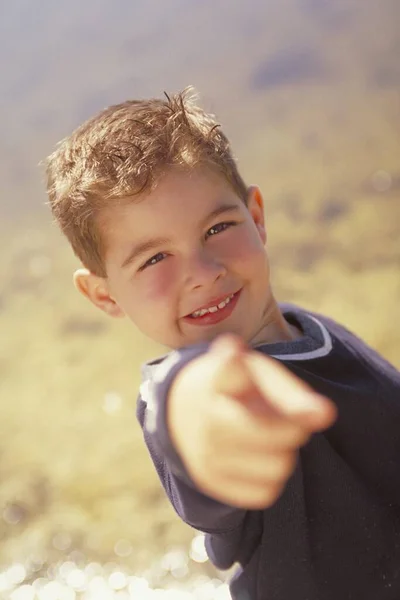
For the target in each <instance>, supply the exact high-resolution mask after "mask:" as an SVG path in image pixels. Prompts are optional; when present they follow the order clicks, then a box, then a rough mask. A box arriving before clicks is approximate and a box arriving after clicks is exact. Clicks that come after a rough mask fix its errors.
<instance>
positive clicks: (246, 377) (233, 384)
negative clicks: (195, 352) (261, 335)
mask: <svg viewBox="0 0 400 600" xmlns="http://www.w3.org/2000/svg"><path fill="white" fill-rule="evenodd" d="M210 351H211V352H212V353H213V354H214V355H215V360H216V361H217V368H216V372H215V379H214V385H215V391H216V392H217V393H219V394H224V395H229V396H234V397H236V398H238V399H242V398H244V397H245V396H246V395H248V394H249V393H250V391H251V390H253V391H254V385H253V384H252V381H251V377H250V374H249V370H248V368H247V366H246V361H245V358H244V357H245V354H246V351H247V346H246V344H245V343H244V342H243V340H242V339H241V338H239V337H238V336H236V335H234V334H224V335H221V336H219V337H218V338H217V339H216V340H214V342H213V343H212V344H211V346H210Z"/></svg>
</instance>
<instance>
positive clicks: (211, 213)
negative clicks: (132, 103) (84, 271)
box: [88, 169, 271, 348]
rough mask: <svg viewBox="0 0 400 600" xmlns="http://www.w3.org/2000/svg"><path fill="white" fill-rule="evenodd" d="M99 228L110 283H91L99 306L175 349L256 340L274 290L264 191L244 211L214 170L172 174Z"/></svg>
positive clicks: (252, 191) (107, 217) (106, 218)
mask: <svg viewBox="0 0 400 600" xmlns="http://www.w3.org/2000/svg"><path fill="white" fill-rule="evenodd" d="M102 223H103V227H102V230H103V235H104V236H105V246H106V251H105V268H106V272H107V278H106V279H101V278H99V277H95V276H94V275H90V277H92V278H93V279H92V280H91V281H90V282H89V287H90V286H91V292H90V293H89V294H88V295H89V296H90V297H91V299H92V300H93V301H94V302H95V303H96V304H97V305H98V306H99V307H100V308H102V309H103V310H105V311H106V312H108V313H109V314H111V315H113V316H121V315H123V314H125V315H127V316H128V317H129V318H130V319H131V320H132V321H133V322H134V323H135V325H136V326H137V327H138V328H139V329H140V330H141V331H142V332H143V333H144V334H146V335H147V336H148V337H150V338H151V339H153V340H155V341H157V342H159V343H161V344H163V345H165V346H168V347H170V348H179V347H182V346H186V345H189V344H193V343H196V342H199V341H205V340H211V339H213V338H214V337H215V336H216V335H217V334H219V333H222V332H228V331H229V332H234V333H237V334H239V335H240V336H241V337H242V338H244V339H245V340H246V341H248V342H251V341H252V340H254V339H255V338H257V337H258V336H259V335H260V332H261V330H262V328H263V326H265V320H266V316H267V311H268V307H269V304H270V302H271V292H270V289H269V266H268V259H267V255H266V252H265V248H264V244H265V241H266V234H265V229H264V213H263V203H262V197H261V194H260V192H259V190H258V188H256V187H252V188H250V189H249V195H248V205H247V206H246V205H245V204H244V202H243V201H242V199H241V198H240V197H238V196H237V194H236V193H235V191H234V190H233V188H232V187H231V186H230V185H229V184H228V183H227V182H226V181H225V179H224V178H223V177H222V176H219V175H217V174H216V173H214V172H212V171H210V170H207V169H199V170H195V171H192V172H186V171H182V170H178V169H176V170H171V171H169V172H168V173H167V174H166V175H165V176H164V178H163V179H161V181H160V182H159V184H158V186H157V188H156V189H155V190H154V191H152V192H151V193H149V194H146V195H144V196H143V197H142V198H139V199H138V200H135V201H134V202H133V203H131V204H128V205H126V206H120V207H116V208H113V209H112V211H111V210H110V211H107V212H106V213H104V219H102ZM225 303H226V305H225ZM218 305H219V306H218ZM199 311H200V312H199Z"/></svg>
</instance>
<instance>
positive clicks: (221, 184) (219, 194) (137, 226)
mask: <svg viewBox="0 0 400 600" xmlns="http://www.w3.org/2000/svg"><path fill="white" fill-rule="evenodd" d="M242 203H243V201H242V200H241V199H240V198H239V197H238V195H237V194H236V192H235V191H234V189H233V187H232V186H231V185H230V184H229V183H228V182H227V181H226V180H225V178H224V177H222V176H221V175H218V174H216V173H214V172H212V171H210V170H209V169H207V170H203V169H199V170H195V171H192V172H186V171H181V170H171V171H170V172H168V173H167V174H166V175H165V176H164V177H163V178H162V179H161V180H160V181H159V182H158V184H157V185H156V186H155V187H154V189H152V190H151V191H148V192H146V193H144V194H139V195H136V196H133V197H130V198H127V199H126V200H124V202H123V203H119V204H117V205H114V206H112V207H110V208H106V209H105V211H104V212H103V215H102V217H101V223H102V224H101V228H102V229H103V230H104V228H105V230H106V233H107V234H108V235H112V236H113V235H118V234H119V233H121V232H122V231H124V230H125V229H129V230H130V231H131V232H133V231H136V232H137V234H139V235H140V234H141V233H142V232H145V231H146V230H150V231H151V230H152V229H155V228H157V229H158V228H162V229H168V227H174V226H175V225H176V226H178V225H179V223H180V222H182V223H187V222H190V221H193V222H200V221H202V220H206V219H207V218H212V217H213V216H218V215H219V214H222V213H223V212H228V211H229V210H233V208H234V207H238V206H239V205H240V204H242Z"/></svg>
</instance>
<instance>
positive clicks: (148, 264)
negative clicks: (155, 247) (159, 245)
mask: <svg viewBox="0 0 400 600" xmlns="http://www.w3.org/2000/svg"><path fill="white" fill-rule="evenodd" d="M164 258H165V253H164V252H157V254H155V255H154V256H152V257H151V258H149V260H146V262H145V263H144V264H143V265H142V266H141V267H140V268H139V271H143V270H144V269H146V268H147V267H151V266H153V265H156V264H157V263H158V262H160V261H161V260H163V259H164Z"/></svg>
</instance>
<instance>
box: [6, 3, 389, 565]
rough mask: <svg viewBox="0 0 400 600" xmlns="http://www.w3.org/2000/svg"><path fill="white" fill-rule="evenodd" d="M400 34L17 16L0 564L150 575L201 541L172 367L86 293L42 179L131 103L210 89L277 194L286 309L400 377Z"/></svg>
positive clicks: (227, 13)
mask: <svg viewBox="0 0 400 600" xmlns="http://www.w3.org/2000/svg"><path fill="white" fill-rule="evenodd" d="M399 22H400V3H399V2H398V1H397V0H381V2H379V3H377V2H373V1H372V0H338V1H336V2H329V1H327V0H279V1H278V0H273V1H269V2H262V1H261V0H251V1H250V2H245V1H244V0H240V1H237V2H234V3H233V2H229V1H228V0H219V1H218V2H211V1H210V0H204V1H202V2H195V1H193V0H185V1H184V0H172V1H170V2H168V3H163V2H160V1H157V0H136V1H135V2H130V1H128V0H116V1H115V2H107V1H106V0H97V1H96V2H94V0H88V1H87V2H85V3H82V2H78V1H77V0H69V2H68V3H54V2H50V1H49V0H43V1H42V2H41V3H32V2H28V0H15V1H14V2H13V3H2V4H1V6H0V69H1V74H2V85H1V93H0V123H1V144H0V180H1V205H0V218H1V224H0V230H1V236H2V237H1V239H2V248H3V252H2V256H1V259H0V328H1V344H0V373H1V379H0V398H1V404H0V421H1V438H0V470H1V474H2V477H1V483H0V503H1V510H2V513H1V514H2V517H3V519H2V521H1V523H0V536H1V540H2V544H1V548H0V562H3V563H7V562H9V561H12V560H21V561H22V560H25V558H28V557H32V556H38V555H43V554H44V553H49V552H50V553H51V554H52V555H53V554H54V555H55V556H58V555H59V554H60V553H61V554H65V553H67V552H69V551H70V550H72V549H80V550H82V551H84V552H85V554H86V555H88V556H90V557H95V558H98V559H99V560H109V559H110V557H115V555H116V550H115V549H116V547H118V546H117V544H118V542H121V540H123V541H124V540H125V541H127V542H128V543H129V545H130V548H131V550H130V551H129V552H125V555H124V558H123V560H124V561H126V562H128V563H131V564H132V565H134V566H137V565H144V564H147V563H148V561H150V559H151V557H152V556H154V555H155V554H159V553H160V552H163V551H164V550H165V549H166V548H168V547H170V546H171V545H174V544H178V543H181V542H183V541H187V540H189V538H190V537H191V533H190V532H189V531H188V530H187V528H186V527H184V526H183V525H181V524H180V523H179V522H178V520H177V518H176V517H175V515H174V514H173V512H172V509H170V507H169V506H168V505H167V503H166V501H165V499H164V495H163V493H162V491H161V489H160V486H159V484H158V482H157V480H156V476H155V475H154V473H153V469H152V467H151V465H150V461H149V459H148V457H147V454H146V451H145V449H144V447H143V444H142V440H141V433H140V431H139V427H138V425H137V424H136V421H135V414H134V406H135V400H136V392H137V387H138V382H139V373H138V367H139V365H140V363H141V362H143V360H145V359H146V358H148V357H150V356H152V355H153V354H154V353H155V352H158V351H160V349H156V348H155V347H154V346H153V345H152V344H151V343H150V342H148V341H146V340H144V339H143V338H142V337H141V336H140V335H139V334H138V333H137V332H136V331H135V330H134V329H133V327H132V326H131V325H129V324H128V322H119V323H114V322H112V321H108V320H107V319H106V317H103V316H102V315H101V314H97V313H96V311H95V309H92V308H91V307H90V306H89V305H86V304H85V303H84V301H83V300H82V299H81V298H80V297H78V295H77V294H76V292H75V291H74V290H73V288H72V285H71V273H72V270H73V268H74V266H75V265H76V262H75V259H74V258H73V257H72V255H71V252H70V250H69V249H68V248H67V246H66V243H65V242H64V240H62V239H61V237H60V235H59V234H58V232H57V231H56V229H55V228H54V226H52V225H51V223H50V215H49V213H48V211H47V209H46V208H45V207H44V202H45V196H44V191H43V186H42V183H41V173H40V170H39V168H38V163H39V161H40V160H41V159H43V158H44V157H45V156H46V155H47V154H48V153H50V152H51V150H52V148H53V147H54V145H55V143H56V142H57V141H58V140H59V139H61V138H62V137H64V136H65V135H67V134H68V133H69V132H70V131H71V129H72V128H74V127H75V126H77V125H78V124H79V123H80V122H81V121H82V120H84V119H86V118H88V117H89V116H91V115H92V114H93V113H94V112H95V111H98V110H99V109H101V108H103V107H105V106H107V105H109V104H111V103H115V102H118V101H121V100H123V99H125V98H127V97H142V96H148V95H157V96H159V95H161V94H162V92H163V90H167V91H175V90H177V89H181V88H183V87H185V86H186V85H188V84H194V85H195V86H196V87H197V88H198V89H199V91H200V92H201V96H202V98H203V104H204V105H206V106H207V107H208V108H211V110H213V111H215V112H216V113H217V114H218V116H219V118H220V119H221V121H222V123H223V124H224V126H225V129H226V130H227V132H228V133H229V135H230V136H231V138H232V140H233V143H234V147H235V149H236V154H237V156H238V159H239V161H240V165H241V168H242V171H243V174H244V176H245V178H246V179H247V180H248V181H249V183H250V182H257V183H259V184H260V185H261V187H262V189H263V191H264V195H265V198H266V203H267V207H266V212H267V223H268V245H269V252H270V255H271V260H272V266H273V279H274V287H275V292H276V295H277V296H278V299H281V300H286V301H291V302H295V303H299V304H302V305H303V306H305V307H309V308H310V309H314V310H317V311H321V312H324V313H326V314H329V315H331V316H333V317H335V318H337V319H339V320H340V321H342V322H343V323H345V324H346V325H347V326H348V327H349V328H351V329H352V330H354V331H355V332H357V333H358V334H359V335H361V336H362V337H363V338H365V339H366V340H367V341H368V342H369V343H370V344H371V345H372V346H374V347H375V348H377V349H378V350H379V351H380V352H382V353H383V354H384V355H385V356H386V357H387V358H388V359H390V360H391V361H392V362H393V363H394V364H396V365H397V366H398V367H400V328H399V326H398V319H399V309H398V306H399V302H400V276H399V274H400V268H399V265H400V240H399V230H400V94H399V92H400V66H399V64H400V63H399V60H398V57H399V54H400V29H399ZM60 536H61V537H60ZM62 536H64V537H62ZM65 536H67V537H65ZM60 539H64V540H65V539H67V540H69V541H68V543H61V542H60ZM119 547H121V545H120V546H119ZM117 555H118V552H117Z"/></svg>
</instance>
